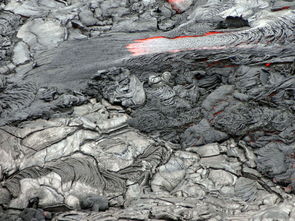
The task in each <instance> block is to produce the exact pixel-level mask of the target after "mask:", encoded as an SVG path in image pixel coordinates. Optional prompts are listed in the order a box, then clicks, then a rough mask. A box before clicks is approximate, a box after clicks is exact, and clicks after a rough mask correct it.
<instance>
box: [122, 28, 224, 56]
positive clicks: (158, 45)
mask: <svg viewBox="0 0 295 221" xmlns="http://www.w3.org/2000/svg"><path fill="white" fill-rule="evenodd" d="M220 33H223V32H216V31H213V32H207V33H205V34H203V35H189V36H177V37H175V38H167V37H163V36H155V37H151V38H145V39H137V40H134V42H136V43H131V44H128V45H127V46H126V48H127V49H128V51H129V52H131V53H132V55H133V56H138V55H144V54H154V53H161V52H171V53H176V52H179V51H183V50H190V49H194V48H190V47H189V46H190V44H191V43H192V42H191V41H192V40H195V39H196V38H199V37H205V36H209V35H215V34H220ZM182 39H183V40H182Z"/></svg>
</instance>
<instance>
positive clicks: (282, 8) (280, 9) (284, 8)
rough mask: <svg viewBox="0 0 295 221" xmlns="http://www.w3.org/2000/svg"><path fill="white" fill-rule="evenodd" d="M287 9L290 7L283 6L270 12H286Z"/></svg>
mask: <svg viewBox="0 0 295 221" xmlns="http://www.w3.org/2000/svg"><path fill="white" fill-rule="evenodd" d="M289 8H290V6H285V7H281V8H274V9H272V10H271V11H272V12H277V11H282V10H287V9H289Z"/></svg>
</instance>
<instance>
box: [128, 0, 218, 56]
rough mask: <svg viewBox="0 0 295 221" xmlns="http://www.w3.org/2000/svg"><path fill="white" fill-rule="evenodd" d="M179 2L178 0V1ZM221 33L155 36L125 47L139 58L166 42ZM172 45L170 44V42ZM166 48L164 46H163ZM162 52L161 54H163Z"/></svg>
mask: <svg viewBox="0 0 295 221" xmlns="http://www.w3.org/2000/svg"><path fill="white" fill-rule="evenodd" d="M178 1H179V0H178ZM221 33H223V32H217V31H211V32H207V33H205V34H202V35H185V36H177V37H174V38H168V37H164V36H155V37H150V38H145V39H137V40H134V42H135V43H130V44H128V45H127V46H126V48H127V49H128V51H129V52H131V54H132V55H133V56H139V55H144V54H152V53H154V51H155V50H154V49H155V48H156V47H159V46H163V45H164V44H166V43H167V40H175V39H181V38H199V37H205V36H209V35H215V34H221ZM171 43H172V42H171ZM165 46H166V45H165ZM167 48H169V43H168V45H167ZM165 51H166V52H167V51H168V52H171V53H176V52H179V51H181V50H180V49H172V50H165ZM165 51H163V52H165Z"/></svg>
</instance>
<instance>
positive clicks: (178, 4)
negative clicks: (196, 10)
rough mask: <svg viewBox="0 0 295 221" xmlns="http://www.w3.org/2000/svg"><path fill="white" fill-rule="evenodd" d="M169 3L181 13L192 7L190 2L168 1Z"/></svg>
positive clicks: (183, 0) (184, 0) (188, 0)
mask: <svg viewBox="0 0 295 221" xmlns="http://www.w3.org/2000/svg"><path fill="white" fill-rule="evenodd" d="M167 2H168V3H169V4H170V5H171V6H172V8H173V9H174V10H175V11H177V12H179V13H181V12H183V11H185V10H186V9H187V8H188V7H189V6H190V5H191V1H190V0H167Z"/></svg>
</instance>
